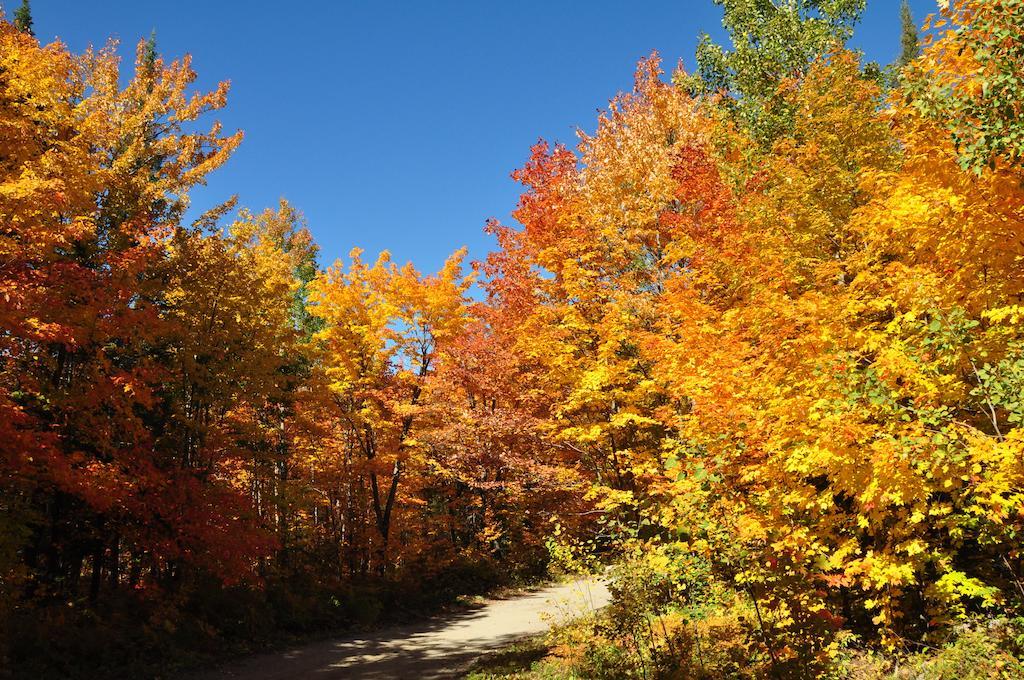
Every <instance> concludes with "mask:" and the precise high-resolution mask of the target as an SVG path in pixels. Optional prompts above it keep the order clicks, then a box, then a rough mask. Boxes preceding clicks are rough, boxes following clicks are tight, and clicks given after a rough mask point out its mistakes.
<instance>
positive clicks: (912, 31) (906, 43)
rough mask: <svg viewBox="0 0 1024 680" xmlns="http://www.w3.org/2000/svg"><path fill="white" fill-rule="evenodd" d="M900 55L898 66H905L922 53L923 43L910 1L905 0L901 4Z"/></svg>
mask: <svg viewBox="0 0 1024 680" xmlns="http://www.w3.org/2000/svg"><path fill="white" fill-rule="evenodd" d="M900 23H901V24H902V29H901V31H900V46H901V49H900V56H899V59H897V60H896V66H898V67H899V68H903V67H904V66H906V65H907V64H909V63H910V62H912V61H913V60H914V59H916V58H917V57H918V56H919V55H920V54H921V44H920V42H919V41H918V38H917V24H916V23H915V22H914V15H913V14H912V13H911V11H910V3H909V2H908V0H903V2H902V3H901V4H900Z"/></svg>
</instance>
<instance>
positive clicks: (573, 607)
mask: <svg viewBox="0 0 1024 680" xmlns="http://www.w3.org/2000/svg"><path fill="white" fill-rule="evenodd" d="M608 600H609V593H608V589H607V587H605V585H604V583H603V582H601V581H599V580H584V581H576V582H574V583H568V584H564V585H557V586H551V587H548V588H544V589H542V590H538V591H535V592H532V593H528V594H525V595H518V596H515V597H511V598H508V599H503V600H489V601H487V602H485V603H483V604H482V605H480V606H479V607H476V608H473V609H470V610H468V611H465V612H460V613H458V614H453V615H450V616H445V617H442V618H437V619H432V620H429V621H425V622H423V623H421V624H413V625H406V626H399V627H395V628H389V629H386V630H381V631H377V632H374V633H369V634H366V635H360V636H353V637H348V638H342V639H338V640H330V641H325V642H318V643H315V644H311V645H308V646H305V647H299V648H296V649H292V650H289V651H285V652H278V653H274V654H266V655H261V656H256V657H252V658H249V659H246V660H244V661H240V662H237V663H234V664H230V665H228V666H225V667H223V668H220V669H218V670H216V671H212V672H208V673H204V674H202V675H199V676H195V680H227V679H235V680H292V679H299V678H314V679H318V680H319V679H323V680H334V679H335V678H353V679H354V680H364V679H365V680H384V679H385V678H386V679H388V680H391V679H397V680H407V679H408V680H421V679H422V680H433V679H436V678H453V677H459V676H460V674H461V672H464V671H465V669H466V668H467V667H468V666H469V665H470V664H471V663H472V662H473V660H474V659H476V658H477V657H479V656H481V655H482V654H485V653H487V652H489V651H492V650H495V649H499V648H501V647H502V646H504V645H507V644H509V643H510V642H512V641H514V640H516V639H517V638H521V637H524V636H527V635H532V634H535V633H540V632H543V631H544V630H547V628H548V626H550V625H551V623H553V622H558V621H565V620H567V619H570V618H574V617H576V616H580V615H581V614H584V613H586V612H588V611H592V610H594V609H599V608H600V607H603V606H604V605H605V604H607V603H608Z"/></svg>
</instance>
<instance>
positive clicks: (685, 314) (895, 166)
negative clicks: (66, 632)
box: [0, 0, 1024, 677]
mask: <svg viewBox="0 0 1024 680" xmlns="http://www.w3.org/2000/svg"><path fill="white" fill-rule="evenodd" d="M719 4H722V5H723V7H724V11H725V18H726V27H727V29H728V30H729V33H730V35H731V37H732V39H733V46H732V48H731V49H726V48H723V47H716V46H714V45H712V44H711V43H710V42H709V41H708V40H707V39H705V40H704V41H703V42H702V43H701V47H700V49H699V53H698V70H697V72H696V73H695V74H686V73H684V72H682V71H677V72H675V73H673V74H672V75H671V77H670V78H668V79H666V78H665V74H664V73H663V72H662V70H661V64H660V61H659V59H658V57H657V55H652V56H651V57H649V58H647V59H644V60H642V61H641V62H640V63H639V65H638V66H637V69H636V75H635V83H634V87H633V89H632V90H631V91H630V92H627V93H624V94H620V95H618V96H616V97H615V98H614V99H613V100H612V101H611V103H610V105H609V107H608V109H607V110H606V111H605V112H604V113H602V114H601V115H600V117H599V118H598V120H597V124H596V128H595V130H594V131H593V132H592V133H584V132H581V133H580V134H579V141H578V144H577V146H576V147H575V148H569V147H567V146H565V145H558V144H549V143H548V142H545V141H539V142H538V143H537V144H536V145H535V146H534V147H533V148H532V149H531V150H530V155H529V158H528V160H527V162H526V164H525V166H524V167H523V168H521V169H520V170H517V171H516V172H515V173H514V175H513V177H514V178H515V179H516V180H517V181H519V182H520V183H521V184H522V185H523V186H524V192H523V194H522V196H521V198H520V201H519V204H518V206H517V208H516V210H515V211H514V214H513V217H514V219H515V220H516V222H517V223H518V224H517V225H515V226H512V225H504V224H501V223H499V222H497V221H491V222H490V223H488V226H487V227H486V229H487V231H488V233H490V234H491V235H492V236H493V237H494V239H495V241H496V243H497V248H496V250H495V251H494V252H492V253H490V254H489V255H487V256H486V258H485V259H484V260H483V261H481V262H476V263H473V264H472V265H471V266H470V267H467V266H466V265H465V263H464V260H465V256H466V252H465V251H457V252H455V253H454V254H453V255H452V256H451V257H450V258H449V259H448V260H447V261H446V262H445V263H444V265H443V266H442V267H441V268H440V270H439V271H438V272H437V273H435V274H431V275H424V274H422V273H420V272H419V271H417V270H416V269H415V268H414V267H413V266H412V265H411V264H408V265H399V264H397V263H395V262H393V261H392V260H391V258H390V256H389V255H388V254H387V253H383V254H381V255H380V256H379V257H378V258H377V259H376V260H374V261H372V262H371V261H366V260H364V259H363V254H362V251H361V250H359V249H355V250H353V251H352V252H351V254H350V256H349V259H348V261H347V262H338V263H336V264H334V265H332V266H329V267H327V268H321V267H320V265H319V263H318V261H317V258H318V249H317V246H316V244H315V242H314V241H313V238H312V236H311V233H310V230H309V229H308V227H307V225H306V224H305V221H304V219H303V217H302V215H301V213H299V211H298V210H296V209H295V208H294V207H293V206H291V205H290V204H289V203H287V202H286V201H281V203H280V204H279V205H278V206H276V208H271V209H267V210H264V211H262V212H254V211H250V210H246V209H237V206H236V204H235V200H234V199H230V200H228V201H226V202H225V203H223V204H221V205H219V206H215V207H214V208H212V209H210V210H209V211H207V212H206V213H204V214H202V215H201V216H200V217H199V218H198V219H197V220H195V221H194V222H193V223H191V224H186V223H185V220H184V215H185V214H186V210H187V208H188V205H189V192H190V191H191V190H192V189H193V188H194V187H195V186H196V185H198V184H201V183H202V182H203V181H204V179H205V177H206V176H207V175H208V174H209V173H210V172H212V171H214V170H215V169H216V168H218V167H219V166H220V165H221V164H222V163H224V162H225V161H226V160H227V159H228V157H229V156H230V154H231V153H232V151H233V150H234V149H235V148H236V147H237V145H238V144H239V143H240V142H241V137H242V136H241V133H240V132H239V133H234V134H227V133H225V132H224V131H223V130H222V129H221V127H220V125H219V124H217V123H206V122H205V121H206V119H207V118H208V116H209V114H211V113H213V112H215V111H216V110H218V109H220V108H221V107H223V106H224V105H225V102H226V95H227V85H226V84H221V85H219V86H218V87H217V88H215V89H214V90H213V91H212V92H207V93H203V92H199V93H196V92H193V91H192V84H193V83H194V82H195V78H196V75H195V73H194V72H193V71H192V69H191V66H190V62H189V60H188V59H187V58H185V59H181V60H178V61H174V62H170V63H168V62H166V61H165V60H164V59H163V58H162V57H161V56H160V55H159V53H158V51H157V48H156V41H155V37H154V36H151V37H150V38H149V39H148V40H143V41H141V42H140V43H139V44H138V46H137V49H136V58H135V62H134V69H133V72H132V73H131V74H128V73H126V72H124V70H123V69H122V67H121V65H120V63H119V61H118V58H117V56H116V49H115V46H114V45H109V46H107V47H105V48H103V49H100V50H90V51H87V52H86V53H85V54H82V55H74V54H72V53H70V52H69V51H68V49H67V48H66V47H65V46H64V45H62V44H60V43H53V44H50V45H40V44H39V42H38V41H37V40H36V38H35V37H34V36H33V35H32V34H31V30H30V29H31V20H30V19H31V18H30V17H28V18H27V19H26V18H24V17H22V18H19V19H18V20H17V21H16V22H14V23H9V22H0V128H2V129H3V131H4V134H3V135H2V136H0V297H2V300H3V304H2V305H0V493H2V495H0V586H2V588H0V591H2V596H0V613H2V614H3V617H2V618H0V627H4V626H6V628H3V629H2V630H0V633H3V635H0V639H5V640H6V639H9V638H13V637H15V635H14V634H15V633H16V632H17V629H18V628H19V626H17V625H14V624H8V623H7V622H8V621H15V620H19V621H22V622H23V623H24V622H25V621H28V620H36V619H39V620H43V621H44V622H45V621H53V622H57V623H55V624H54V625H63V622H64V621H65V620H66V618H65V617H66V616H68V615H67V613H66V610H67V609H68V608H70V609H71V610H72V611H75V612H81V613H82V614H81V615H82V617H83V618H82V619H81V620H83V621H91V620H92V619H90V618H88V617H90V616H96V612H101V611H104V610H103V607H105V606H109V607H111V609H110V610H108V611H113V610H117V611H122V612H124V611H129V609H128V606H126V605H123V604H121V603H123V602H125V601H131V602H134V603H135V605H138V603H146V606H148V607H150V608H149V609H148V610H147V612H148V614H146V616H148V617H149V619H147V620H149V621H153V622H157V623H154V624H153V625H154V627H157V628H158V627H159V626H160V625H163V626H164V628H174V626H175V625H176V624H175V623H174V622H173V621H172V619H174V617H175V615H178V616H184V615H183V612H188V613H189V616H192V617H194V621H196V622H198V623H196V627H197V628H199V629H200V630H202V631H203V632H204V634H206V635H207V636H208V637H210V638H216V636H217V635H218V634H220V632H219V630H218V627H219V626H225V627H227V626H228V625H229V623H227V622H228V621H229V620H233V621H236V623H235V624H230V625H239V624H237V621H241V622H243V625H247V626H255V625H256V621H257V620H258V619H260V618H261V617H260V616H259V615H256V614H254V613H253V612H256V611H260V612H264V613H265V614H266V616H265V618H274V619H275V625H281V626H282V627H288V626H291V627H292V628H293V629H299V630H309V629H315V628H317V627H320V628H323V627H326V626H329V625H337V624H339V623H347V622H351V621H352V620H353V619H355V618H358V617H359V614H360V612H363V613H367V612H368V613H369V614H368V617H367V618H372V617H373V616H376V615H377V614H378V613H379V612H378V611H377V609H375V607H376V608H381V607H384V606H389V605H393V604H394V601H395V600H396V599H400V598H401V597H403V595H395V594H394V593H403V594H404V595H408V593H409V591H408V590H404V591H403V590H402V588H409V587H410V586H409V584H415V586H414V587H417V588H419V589H420V590H428V589H429V588H427V587H425V586H424V585H423V580H424V579H439V581H438V582H443V579H444V578H445V577H446V576H449V575H451V574H460V573H461V574H462V576H463V577H465V578H466V579H467V580H471V578H477V577H479V579H480V580H486V578H485V576H482V575H481V574H483V569H484V568H485V567H486V568H490V569H492V570H497V569H499V568H503V569H504V570H505V571H516V572H517V573H534V574H536V573H537V572H538V571H541V570H543V569H544V568H545V566H546V565H548V564H551V563H553V562H559V561H561V562H565V563H567V564H572V565H578V564H580V563H588V562H593V561H594V560H596V559H597V560H599V559H607V560H610V561H618V562H622V564H623V565H624V566H621V567H620V570H619V572H618V577H617V580H616V585H615V587H616V594H617V600H616V603H615V605H614V606H613V608H612V609H611V610H610V613H609V614H608V620H609V621H611V623H610V624H609V625H610V626H611V630H612V631H613V632H612V633H611V634H613V635H614V634H618V635H619V638H618V639H616V640H615V643H616V644H619V645H621V646H622V647H623V648H626V649H629V650H631V652H630V653H632V654H634V655H635V656H636V658H638V659H640V662H639V663H640V664H641V665H640V668H641V671H642V674H644V675H645V674H646V669H647V667H646V666H644V665H642V664H644V663H646V661H645V660H644V659H645V658H646V657H644V654H647V657H650V660H651V662H652V663H654V662H657V663H668V662H667V661H666V659H672V660H673V661H672V663H677V667H676V668H675V669H674V670H675V671H678V670H679V668H682V667H683V666H679V665H678V664H682V663H683V661H682V660H681V657H680V654H679V649H683V648H684V646H685V648H686V649H691V648H692V649H691V651H692V653H694V654H696V655H698V657H699V659H700V667H701V671H700V673H704V674H705V675H707V674H711V675H713V671H710V670H708V669H705V668H704V666H703V664H704V657H703V656H700V655H701V654H703V652H701V646H700V645H701V636H704V637H705V638H706V639H714V640H716V641H717V642H718V644H719V646H720V649H719V650H717V651H716V652H715V653H716V654H718V655H719V656H722V657H723V658H724V657H727V656H729V655H730V654H734V653H735V654H739V653H740V652H738V651H736V650H737V649H739V648H740V647H742V654H743V655H745V656H744V657H743V658H745V659H746V660H747V661H751V660H752V661H751V663H748V664H747V665H748V666H750V668H751V669H753V670H750V669H745V668H744V663H740V662H734V661H735V660H733V661H729V662H728V663H731V664H732V665H731V666H728V667H729V668H730V669H732V670H730V671H729V672H735V673H743V672H747V671H748V670H749V672H750V673H753V674H755V675H756V674H758V673H761V674H762V675H765V674H768V673H771V674H774V675H775V676H776V677H783V676H787V675H789V676H793V677H800V676H801V673H807V672H808V669H811V670H812V671H813V672H818V671H822V672H824V669H827V668H829V667H830V666H829V664H831V663H833V662H834V661H835V660H836V658H838V656H839V655H840V651H841V648H842V645H843V644H845V643H844V640H847V639H848V638H844V637H843V636H842V635H841V634H839V631H841V630H844V629H845V631H846V632H847V633H851V632H855V633H857V634H859V635H861V636H863V637H864V638H866V639H868V640H869V641H880V642H882V643H884V644H886V645H888V646H889V647H895V646H898V645H900V644H903V643H904V641H907V640H912V641H920V640H924V641H925V642H927V643H929V644H930V643H931V642H932V641H933V640H938V639H941V638H940V637H939V636H941V635H943V634H944V632H945V631H948V630H949V629H950V626H951V625H952V624H955V623H958V622H963V621H967V620H969V619H970V618H971V617H972V616H975V615H993V616H994V615H997V614H998V613H1000V612H1011V613H1014V614H1019V613H1020V612H1021V608H1022V607H1024V600H1022V597H1024V589H1022V585H1021V584H1022V583H1024V555H1022V554H1021V552H1020V548H1019V537H1020V535H1021V531H1024V525H1022V512H1024V492H1022V489H1024V467H1022V463H1021V461H1022V460H1024V448H1022V446H1024V444H1022V442H1024V434H1022V426H1024V402H1022V400H1021V391H1022V389H1024V338H1021V337H1020V332H1019V329H1018V327H1019V325H1020V321H1021V318H1022V317H1024V311H1022V307H1021V304H1020V300H1021V297H1022V296H1024V288H1022V286H1024V284H1022V283H1021V282H1022V281H1024V272H1022V271H1021V262H1024V252H1022V245H1021V243H1022V241H1021V239H1020V232H1021V227H1022V225H1024V189H1022V186H1024V184H1022V181H1021V180H1022V177H1024V174H1022V169H1021V164H1020V160H1021V159H1020V153H1019V147H1020V144H1019V143H1018V142H1019V141H1020V139H1019V137H1020V130H1019V127H1020V125H1019V118H1020V116H1019V115H1017V113H1019V112H1018V109H1019V99H1020V91H1021V87H1020V82H1019V72H1020V69H1019V68H1018V67H1019V65H1020V54H1019V52H1020V50H1019V45H1020V44H1021V41H1020V40H1019V39H1018V38H1019V37H1020V28H1021V26H1020V20H1019V19H1020V16H1021V12H1019V11H1018V9H1019V8H1018V4H1019V3H1018V2H1016V0H1004V1H1003V2H986V1H984V0H960V1H958V2H955V3H953V4H952V5H951V6H950V7H949V8H947V9H945V10H943V11H942V12H941V13H940V14H939V15H938V16H937V17H935V18H933V19H931V20H930V22H929V23H928V24H927V25H926V36H927V37H926V39H925V41H924V44H923V49H922V50H921V51H920V53H919V54H918V53H916V50H912V49H910V47H909V43H905V47H906V49H905V51H904V56H903V57H902V58H901V60H900V62H899V66H900V69H901V70H900V76H899V78H897V79H894V80H892V81H891V82H888V87H887V88H884V87H883V86H882V85H881V84H880V81H882V80H886V79H882V78H879V77H877V74H874V75H873V74H872V72H871V69H869V68H866V67H864V66H863V65H862V64H861V62H860V57H859V56H858V55H857V54H856V53H855V52H853V51H850V50H848V49H846V48H845V47H844V46H843V42H844V40H845V39H846V38H847V37H849V35H850V32H851V30H852V27H853V25H854V23H855V22H856V19H857V17H858V16H859V13H860V11H861V10H862V9H863V4H864V3H863V2H862V1H860V0H849V1H841V2H829V3H824V2H787V3H784V4H783V3H777V2H768V1H765V2H739V1H737V2H724V3H719ZM27 6H28V5H27V3H26V4H25V5H24V7H25V8H26V16H27ZM19 16H20V15H19ZM906 35H910V32H909V31H907V32H906ZM915 46H916V41H915ZM474 286H478V290H479V292H480V293H481V294H482V297H480V298H479V299H478V298H477V297H476V295H475V293H474ZM480 565H484V567H481V566H480ZM460 569H461V570H463V571H462V572H460V571H459V570H460ZM472 569H479V570H480V571H478V572H473V571H472ZM467 574H468V576H467ZM489 582H493V581H489ZM389 588H390V589H393V590H387V589H389ZM381 593H385V594H383V595H382V594H381ZM388 593H390V594H388ZM375 597H377V598H379V600H373V598H375ZM388 597H390V598H391V599H390V600H389V599H387V598H388ZM122 598H124V599H122ZM217 598H224V599H223V600H219V599H217ZM247 598H248V599H247ZM261 598H262V599H261ZM361 598H362V599H361ZM210 601H213V602H222V603H223V602H224V601H230V602H231V603H234V604H235V605H237V606H239V607H251V609H249V610H248V613H246V614H239V615H237V616H233V615H230V614H228V615H224V614H221V613H219V612H218V613H211V612H210V611H209V610H210V609H215V608H216V605H209V604H206V603H208V602H210ZM238 602H242V603H243V604H241V605H238V604H237V603H238ZM384 603H389V605H385V604H384ZM135 605H133V606H135ZM118 607H123V608H122V609H117V608H118ZM161 607H166V608H167V609H168V610H170V609H173V611H174V612H175V614H168V613H167V611H166V610H164V609H161ZM204 608H205V609H204ZM225 608H226V609H229V610H230V607H225ZM738 612H739V613H738ZM19 616H20V617H22V618H20V619H17V617H19ZM275 617H280V618H279V619H276V618H275ZM652 617H656V619H657V620H658V621H659V622H660V623H661V629H662V630H661V633H660V634H659V633H656V632H655V630H654V627H653V626H652V625H651V621H652V620H653V619H652ZM673 617H675V618H673ZM740 617H742V618H740ZM139 618H140V620H141V618H142V617H141V616H139ZM691 619H692V620H693V625H692V626H691V625H689V623H688V622H689V621H690V620H691ZM161 622H162V623H161ZM268 625H269V624H268ZM210 631H214V632H210ZM691 631H692V632H691ZM248 632H251V630H250V631H248ZM607 633H608V629H605V630H604V631H603V632H602V633H601V634H602V635H604V634H607ZM659 635H660V637H661V638H662V642H661V643H659V642H658V641H657V640H656V638H658V637H659ZM644 636H648V638H647V639H648V640H649V641H648V642H647V643H643V642H641V640H642V639H644ZM741 637H742V640H743V641H742V644H740V643H735V644H734V645H733V646H730V645H731V644H733V643H732V642H730V641H733V642H735V640H737V639H739V638H741ZM592 642H593V641H592V640H589V639H588V640H587V641H585V642H581V643H579V644H578V645H577V646H580V647H586V646H587V645H589V644H591V643H592ZM684 643H685V645H684ZM659 644H661V645H662V647H661V648H659V646H658V645H659ZM645 645H646V647H645ZM673 645H679V648H678V649H676V648H674V647H673ZM686 645H688V646H686ZM659 649H660V651H659ZM655 652H657V653H655ZM687 653H690V652H687ZM623 658H625V657H623ZM709 659H710V657H709ZM716 663H717V662H716ZM722 663H726V662H722ZM724 667H725V666H722V667H721V668H724ZM630 672H631V671H630ZM666 672H667V671H666ZM723 672H724V671H723ZM622 673H623V674H626V675H628V673H629V672H627V671H622ZM694 674H697V671H696V670H694ZM634 675H635V673H634Z"/></svg>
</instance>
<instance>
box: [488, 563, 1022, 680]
mask: <svg viewBox="0 0 1024 680" xmlns="http://www.w3.org/2000/svg"><path fill="white" fill-rule="evenodd" d="M663 557H665V556H664V555H660V556H659V555H658V554H657V553H653V554H652V553H649V554H648V555H646V556H645V558H644V559H641V560H638V561H633V562H629V563H627V564H624V565H620V566H619V567H617V568H616V569H615V572H614V575H613V580H612V585H611V589H612V592H613V595H614V599H613V601H612V603H611V604H610V605H609V606H608V607H606V608H605V609H604V610H602V611H601V612H599V613H597V614H595V615H594V616H592V617H589V618H585V619H579V620H576V621H574V622H572V623H570V624H567V625H564V626H561V627H559V628H557V629H555V630H553V631H552V632H551V633H549V634H548V635H547V636H544V637H539V638H532V639H530V640H526V641H522V642H520V643H517V644H516V645H514V646H512V647H510V648H508V649H506V650H502V651H501V652H499V653H495V654H492V655H489V656H487V657H485V658H484V659H481V660H480V661H479V662H478V663H477V664H476V665H475V666H474V668H473V670H472V672H471V674H470V675H469V677H470V678H472V679H473V680H491V679H498V678H505V679H511V678H517V679H522V680H620V679H622V680H633V679H637V680H689V679H694V680H712V679H720V678H737V679H740V680H748V679H749V680H761V679H764V680H800V679H804V678H823V679H825V680H846V679H849V680H983V679H984V680H990V679H991V680H997V679H998V680H1016V679H1019V678H1024V618H1018V619H1011V618H992V617H988V618H984V617H978V618H975V619H970V620H967V621H966V622H964V623H961V624H959V625H957V626H954V627H950V628H948V629H946V630H945V631H944V632H939V631H936V632H935V634H934V635H933V636H932V637H931V638H930V642H929V643H928V644H925V643H922V642H914V641H910V640H903V641H892V640H890V641H888V644H882V642H881V641H880V640H879V639H877V638H873V637H872V638H866V637H864V636H859V635H857V634H855V633H853V632H852V631H850V630H848V629H843V628H840V627H838V626H835V627H831V628H830V627H825V626H822V627H819V628H817V629H813V630H811V631H808V630H807V629H799V628H798V627H791V628H787V627H786V626H785V625H782V624H783V623H784V622H782V621H780V620H779V619H778V614H777V613H775V612H769V611H767V610H766V609H765V608H764V607H763V606H762V607H760V608H759V607H757V606H756V605H755V601H754V600H753V599H752V598H751V597H750V595H749V592H747V591H745V590H744V589H742V588H736V587H734V586H732V584H724V583H722V582H721V581H720V580H717V579H715V578H713V577H712V575H711V574H710V571H709V569H708V567H707V565H706V564H705V563H703V562H701V561H700V560H699V559H694V558H689V557H685V556H681V555H672V556H671V560H672V565H673V569H671V570H665V569H663V567H664V563H663V561H662V558H663ZM687 560H689V561H687ZM790 614H791V615H792V614H793V611H792V609H791V610H790ZM798 630H799V632H797V631H798Z"/></svg>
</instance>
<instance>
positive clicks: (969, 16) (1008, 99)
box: [907, 0, 1024, 174]
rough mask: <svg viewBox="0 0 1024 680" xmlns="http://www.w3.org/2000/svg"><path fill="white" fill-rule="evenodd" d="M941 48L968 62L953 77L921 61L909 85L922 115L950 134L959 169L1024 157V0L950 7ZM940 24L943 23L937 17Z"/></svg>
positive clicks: (1016, 161) (1008, 162) (1007, 162)
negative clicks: (949, 30) (948, 25)
mask: <svg viewBox="0 0 1024 680" xmlns="http://www.w3.org/2000/svg"><path fill="white" fill-rule="evenodd" d="M949 14H950V17H949V20H951V21H953V22H954V23H955V24H956V27H955V29H954V30H953V33H952V34H951V35H950V36H949V37H947V38H946V39H945V40H944V46H943V51H945V52H948V53H955V54H956V55H957V58H958V59H961V60H964V61H965V62H967V67H966V68H965V69H964V72H963V73H961V74H958V76H957V77H956V78H935V77H934V69H933V68H932V65H931V64H930V63H924V64H921V65H920V67H919V68H916V69H915V70H914V71H913V73H912V78H910V79H909V82H908V85H907V93H908V96H909V97H910V98H911V99H912V101H913V102H914V105H915V106H916V107H917V108H918V110H920V111H921V112H922V113H923V114H925V115H927V116H930V117H932V118H934V119H935V120H937V121H940V122H941V123H942V124H943V125H944V126H945V127H946V128H947V129H948V130H949V132H950V134H951V135H952V138H953V141H954V143H955V144H956V148H957V151H958V153H959V161H960V165H961V167H962V168H964V169H965V170H971V171H973V172H975V173H976V174H980V173H981V172H982V171H984V170H985V169H986V168H989V169H994V168H996V167H997V166H998V165H1000V164H1005V165H1008V166H1010V167H1013V168H1019V166H1020V163H1021V161H1022V160H1024V0H1002V1H1001V2H981V1H978V0H972V2H967V3H964V5H963V6H962V7H960V8H959V9H958V10H954V11H951V12H950V13H949ZM941 23H944V22H941Z"/></svg>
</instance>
